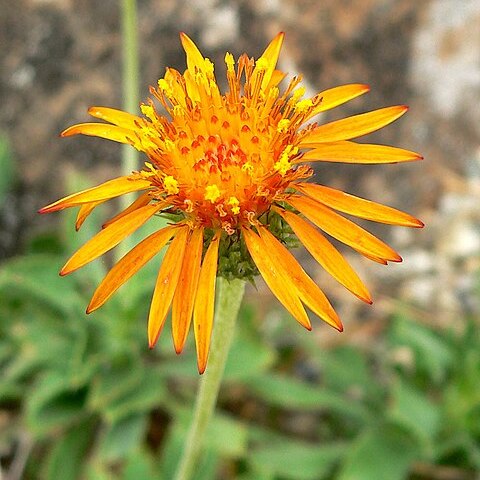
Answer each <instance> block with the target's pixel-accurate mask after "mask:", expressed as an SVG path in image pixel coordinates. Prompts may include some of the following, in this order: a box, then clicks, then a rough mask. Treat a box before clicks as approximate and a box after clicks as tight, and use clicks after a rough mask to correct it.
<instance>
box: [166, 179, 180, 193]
mask: <svg viewBox="0 0 480 480" xmlns="http://www.w3.org/2000/svg"><path fill="white" fill-rule="evenodd" d="M163 188H165V191H166V192H167V194H168V195H176V194H177V193H178V192H179V191H180V190H179V188H178V182H177V181H176V180H175V179H174V178H173V177H172V176H171V175H167V176H166V177H165V178H164V179H163Z"/></svg>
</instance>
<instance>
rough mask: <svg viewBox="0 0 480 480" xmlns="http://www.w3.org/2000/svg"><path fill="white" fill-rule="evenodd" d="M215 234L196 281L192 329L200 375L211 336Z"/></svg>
mask: <svg viewBox="0 0 480 480" xmlns="http://www.w3.org/2000/svg"><path fill="white" fill-rule="evenodd" d="M219 244H220V235H219V234H218V233H217V234H216V235H215V237H213V239H212V241H211V242H210V245H209V246H208V249H207V253H206V254H205V258H204V259H203V263H202V267H201V269H200V275H199V279H198V289H197V295H196V299H195V307H194V310H193V327H194V330H195V344H196V346H197V364H198V372H199V373H200V374H202V373H203V372H204V371H205V368H206V366H207V359H208V353H209V351H210V338H211V336H212V327H213V313H214V307H215V280H216V274H217V262H218V246H219Z"/></svg>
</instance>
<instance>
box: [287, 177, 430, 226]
mask: <svg viewBox="0 0 480 480" xmlns="http://www.w3.org/2000/svg"><path fill="white" fill-rule="evenodd" d="M294 187H295V188H296V189H298V190H300V191H301V192H302V193H304V194H305V195H308V196H309V197H311V198H313V199H314V200H316V201H317V202H321V203H323V204H324V205H327V207H331V208H333V209H335V210H338V211H340V212H343V213H348V214H349V215H354V216H355V217H359V218H365V219H367V220H372V221H374V222H379V223H387V224H389V225H403V226H405V227H417V228H419V227H423V226H424V225H423V223H422V222H421V221H420V220H418V219H416V218H414V217H412V216H411V215H409V214H408V213H405V212H401V211H400V210H397V209H395V208H392V207H387V206H386V205H381V204H379V203H376V202H372V201H370V200H366V199H364V198H360V197H356V196H354V195H350V194H349V193H345V192H342V191H341V190H336V189H334V188H330V187H326V186H324V185H317V184H314V183H296V184H295V185H294Z"/></svg>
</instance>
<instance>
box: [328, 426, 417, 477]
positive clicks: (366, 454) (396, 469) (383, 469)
mask: <svg viewBox="0 0 480 480" xmlns="http://www.w3.org/2000/svg"><path fill="white" fill-rule="evenodd" d="M346 453H347V456H346V458H345V461H344V464H343V466H342V468H341V470H340V474H339V476H338V477H337V480H374V479H375V480H376V479H379V480H383V479H388V480H405V479H406V478H407V473H408V470H409V467H410V465H411V464H412V462H413V461H414V460H415V459H416V458H418V457H419V455H418V453H417V443H416V442H415V438H414V437H411V436H409V435H408V434H406V433H405V431H403V430H401V429H400V428H398V427H396V426H394V425H388V424H384V425H382V426H380V427H378V428H374V429H369V430H367V431H364V432H363V433H362V434H361V435H360V436H359V437H358V438H357V439H356V440H355V441H354V442H353V444H352V445H351V446H350V447H349V448H348V449H347V450H346Z"/></svg>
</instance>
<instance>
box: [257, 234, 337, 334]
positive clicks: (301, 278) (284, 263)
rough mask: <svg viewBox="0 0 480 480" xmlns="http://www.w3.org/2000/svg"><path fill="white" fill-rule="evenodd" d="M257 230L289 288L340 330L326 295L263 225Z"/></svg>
mask: <svg viewBox="0 0 480 480" xmlns="http://www.w3.org/2000/svg"><path fill="white" fill-rule="evenodd" d="M258 230H259V233H260V238H261V239H262V240H263V242H264V244H265V246H266V248H267V251H268V252H269V255H272V258H274V259H275V262H277V265H278V266H279V267H280V268H282V269H283V271H284V278H286V279H288V281H289V288H293V289H295V290H296V291H297V292H298V295H299V297H300V299H301V300H302V301H303V302H304V303H305V305H307V307H308V308H309V309H310V310H312V312H314V313H315V314H317V315H318V316H319V317H320V318H321V319H322V320H324V321H325V322H327V323H328V324H329V325H331V326H332V327H334V328H336V329H337V330H339V331H342V330H343V326H342V322H341V321H340V319H339V318H338V315H337V313H336V312H335V310H334V309H333V307H332V306H331V305H330V302H329V301H328V300H327V297H326V296H325V294H324V293H323V292H322V291H321V290H320V288H319V287H318V285H316V284H315V282H314V281H313V280H312V279H311V278H310V277H309V276H308V275H307V274H306V273H305V270H304V269H303V268H302V267H301V266H300V264H299V263H298V262H297V260H296V258H295V257H294V256H293V255H292V254H291V253H290V251H289V250H288V249H287V248H286V247H285V246H284V245H282V244H281V243H280V242H279V241H278V240H277V239H276V238H275V237H274V236H273V235H272V234H271V233H270V232H269V231H268V230H267V229H266V228H265V227H260V228H259V229H258Z"/></svg>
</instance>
